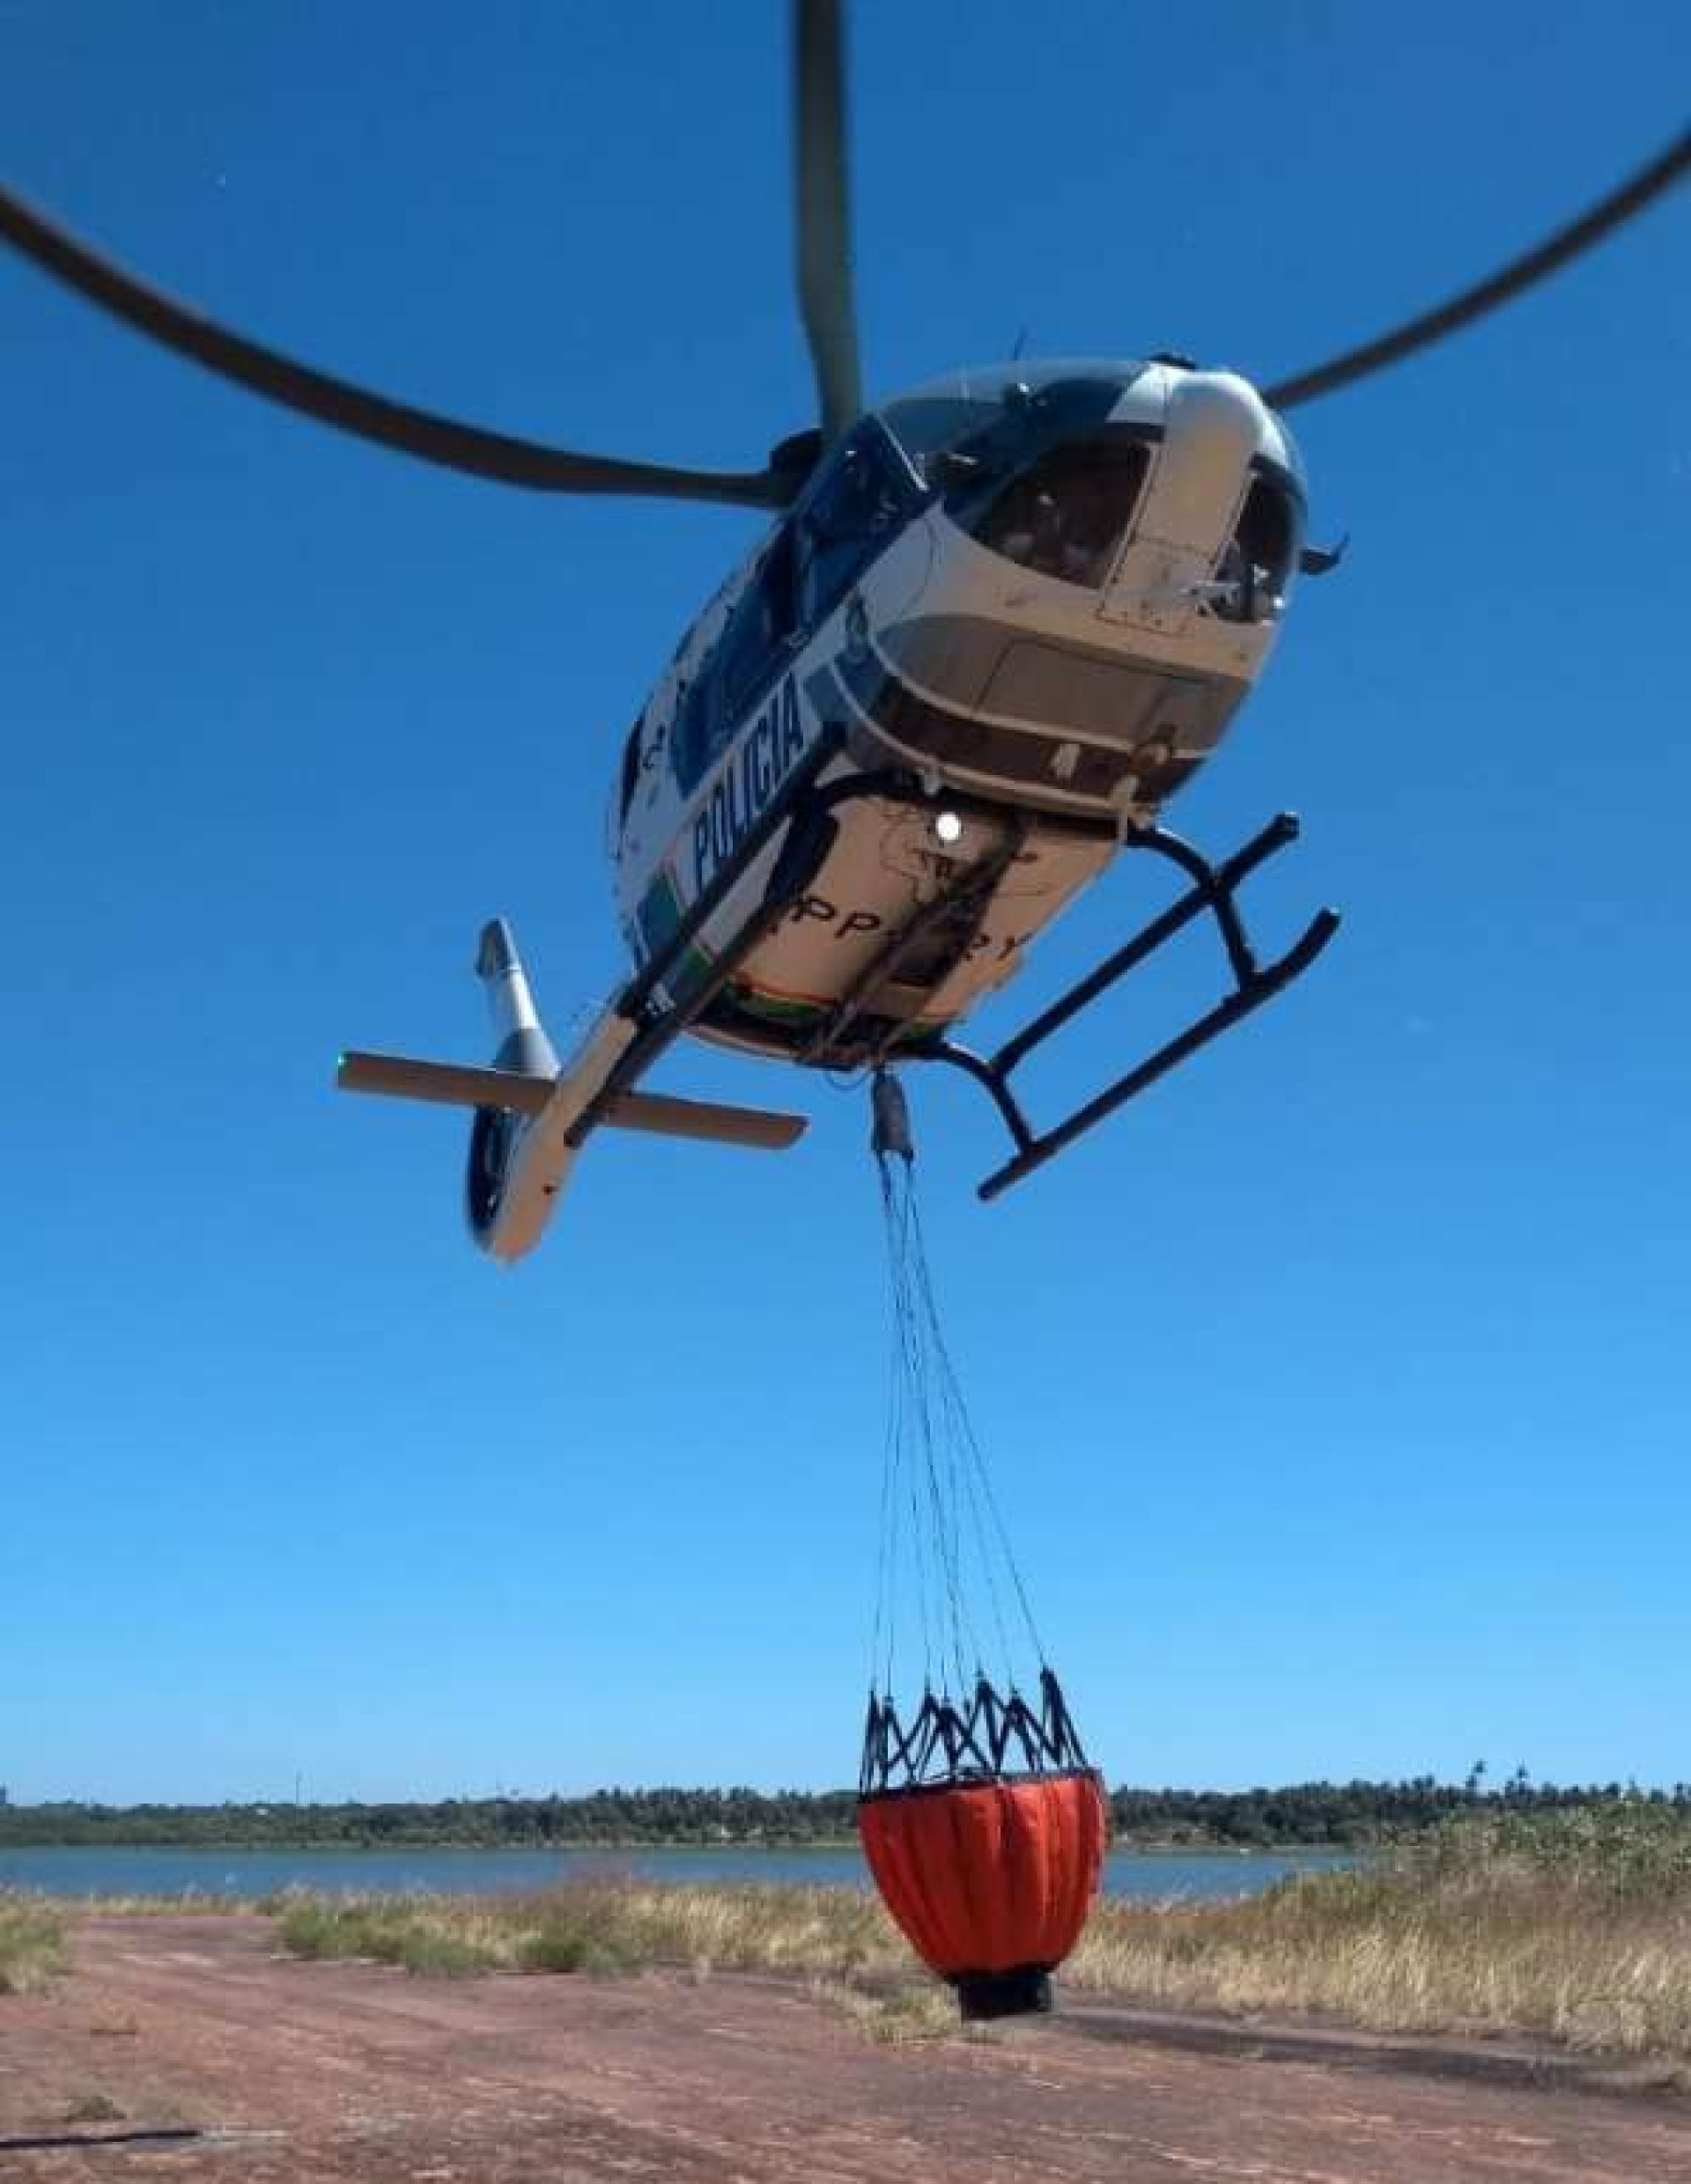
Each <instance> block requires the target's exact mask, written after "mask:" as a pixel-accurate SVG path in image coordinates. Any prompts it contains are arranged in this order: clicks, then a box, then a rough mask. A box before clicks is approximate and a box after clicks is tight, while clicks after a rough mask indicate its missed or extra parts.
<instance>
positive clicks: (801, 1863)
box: [0, 1848, 1356, 1897]
mask: <svg viewBox="0 0 1691 2184" xmlns="http://www.w3.org/2000/svg"><path fill="white" fill-rule="evenodd" d="M1355 1863H1356V1860H1355V1858H1354V1857H1352V1856H1348V1854H1347V1853H1345V1852H1342V1851H1323V1850H1308V1851H1254V1850H1253V1851H1242V1852H1237V1853H1233V1852H1227V1851H1221V1852H1213V1853H1193V1852H1189V1851H1178V1850H1170V1851H1163V1850H1113V1851H1111V1853H1110V1855H1109V1856H1107V1857H1106V1859H1105V1860H1104V1893H1105V1894H1106V1895H1111V1896H1139V1897H1163V1896H1242V1895H1249V1894H1252V1893H1254V1891H1256V1890H1257V1889H1259V1888H1266V1886H1267V1885H1268V1884H1269V1883H1270V1882H1271V1881H1277V1880H1279V1879H1281V1878H1282V1877H1283V1876H1284V1875H1285V1874H1288V1873H1307V1872H1320V1871H1330V1870H1333V1869H1334V1868H1342V1867H1345V1866H1350V1865H1354V1864H1355ZM595 1875H597V1876H599V1877H601V1878H627V1877H633V1878H639V1879H641V1880H659V1881H803V1882H809V1883H811V1884H816V1885H824V1886H827V1887H832V1888H867V1887H868V1885H869V1876H868V1869H867V1867H866V1866H865V1865H864V1863H863V1860H862V1857H861V1856H860V1853H859V1852H857V1851H856V1850H853V1849H840V1850H756V1849H732V1848H728V1849H720V1850H692V1849H684V1850H683V1849H677V1850H122V1849H103V1848H102V1849H63V1850H0V1888H31V1889H36V1890H39V1891H41V1893H44V1894H46V1895H49V1896H268V1895H270V1894H272V1893H275V1892H276V1891H277V1890H278V1889H283V1888H308V1889H314V1890H317V1891H320V1892H330V1893H364V1892H366V1891H368V1890H379V1891H382V1892H403V1891H407V1890H420V1891H426V1892H428V1893H436V1894H440V1895H454V1896H455V1895H480V1894H484V1893H488V1892H491V1891H492V1890H496V1889H535V1888H546V1887H550V1886H551V1885H553V1884H555V1883H557V1882H558V1881H562V1880H580V1879H585V1878H591V1877H593V1876H595Z"/></svg>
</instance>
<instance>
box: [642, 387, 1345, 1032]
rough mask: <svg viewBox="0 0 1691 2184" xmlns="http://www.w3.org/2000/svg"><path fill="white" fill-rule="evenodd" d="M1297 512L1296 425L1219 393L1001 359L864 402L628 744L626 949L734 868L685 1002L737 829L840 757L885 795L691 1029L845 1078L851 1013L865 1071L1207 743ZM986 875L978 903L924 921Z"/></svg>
mask: <svg viewBox="0 0 1691 2184" xmlns="http://www.w3.org/2000/svg"><path fill="white" fill-rule="evenodd" d="M1302 523H1303V507H1302V491H1301V485H1300V483H1299V477H1298V469H1297V461H1296V454H1295V452H1294V451H1293V449H1292V447H1291V445H1290V442H1289V437H1288V436H1287V435H1286V433H1285V432H1284V430H1283V428H1282V427H1281V424H1280V423H1279V421H1278V419H1277V418H1275V417H1274V416H1273V415H1272V413H1270V412H1269V411H1268V410H1267V409H1266V408H1265V407H1264V405H1263V403H1262V402H1261V400H1260V399H1259V396H1258V395H1256V393H1255V391H1254V390H1253V389H1252V387H1250V386H1249V385H1248V384H1247V383H1246V382H1245V381H1244V380H1239V379H1237V378H1234V377H1233V376H1231V375H1230V374H1227V373H1199V372H1193V371H1189V370H1186V369H1184V368H1182V367H1180V366H1177V365H1160V364H1153V365H1142V366H1141V365H1093V364H1089V363H1081V364H1075V365H1048V364H1047V365H1031V364H1030V365H1012V366H1009V367H1006V368H1000V369H999V370H997V371H995V372H993V373H978V374H974V375H971V377H970V378H969V379H966V380H961V379H960V380H954V381H950V382H948V383H946V384H945V385H944V386H942V387H935V388H931V389H925V390H920V391H919V393H918V394H917V395H912V396H909V397H905V398H904V399H902V400H901V401H899V402H892V403H889V404H888V405H886V407H885V408H884V409H882V410H881V411H878V412H875V413H873V414H872V415H871V416H870V417H867V418H865V419H864V420H863V422H862V423H861V424H860V425H859V426H858V427H857V428H855V430H854V431H853V433H852V434H850V435H848V436H847V437H846V439H845V440H843V441H842V442H840V443H838V444H837V445H836V446H835V448H834V449H832V450H831V451H830V454H828V456H827V457H825V458H824V460H823V463H822V464H821V466H819V469H818V470H817V473H816V476H815V478H814V479H813V480H812V482H811V483H810V484H809V486H808V487H807V489H806V491H805V493H804V494H803V495H802V496H801V498H800V499H799V500H798V502H797V503H796V504H795V505H794V508H793V509H792V510H790V511H788V512H787V513H786V514H784V515H783V517H782V518H781V520H780V521H779V523H778V524H777V525H776V527H775V528H774V529H773V530H772V532H771V533H770V534H769V535H768V536H767V537H766V538H765V539H764V541H763V542H761V543H760V545H759V546H758V548H757V550H755V551H754V552H753V553H752V555H750V557H749V558H748V560H747V561H746V563H745V564H743V565H742V567H741V568H740V569H739V570H738V571H736V572H735V575H734V576H733V577H732V578H731V579H729V581H728V582H727V584H725V585H724V586H723V587H722V589H721V591H720V593H719V594H717V596H716V597H715V598H714V599H713V601H711V603H710V605H709V606H708V607H707V608H706V609H705V612H704V613H703V614H702V615H701V616H699V617H698V621H697V622H696V623H694V624H693V626H692V627H691V628H690V630H689V631H688V632H687V634H686V636H685V637H684V638H683V641H682V643H681V645H680V646H679V647H678V648H677V651H676V656H675V658H674V660H672V662H671V663H670V666H669V668H668V671H667V672H666V674H665V675H664V677H663V679H662V681H661V683H659V684H658V686H657V688H656V690H654V692H653V694H652V697H651V699H650V701H649V702H648V704H647V705H646V709H645V711H644V712H643V713H642V714H641V716H640V719H639V722H638V724H637V726H636V728H635V730H634V733H633V735H632V736H631V739H630V745H629V749H628V751H627V753H626V755H625V762H624V772H623V778H622V783H621V793H620V794H619V796H618V798H617V806H616V808H615V809H614V811H613V815H612V817H613V831H614V839H615V854H616V867H617V896H618V909H619V913H620V916H621V920H622V923H623V926H624V932H625V933H626V935H627V938H628V941H629V944H630V947H631V950H632V951H633V954H634V956H635V958H636V961H637V962H642V961H645V960H646V959H647V958H648V957H649V956H650V955H651V954H652V952H653V950H654V948H657V947H659V946H661V943H662V941H663V940H664V939H665V938H666V936H667V935H668V933H671V932H673V931H674V930H675V927H676V924H677V922H678V921H679V920H680V919H682V918H683V917H684V916H685V915H686V913H687V911H688V910H689V908H690V906H691V905H692V904H694V903H695V902H696V900H697V899H698V896H699V895H700V894H701V892H702V891H703V890H704V889H707V888H709V887H710V886H712V884H713V882H717V881H718V880H719V876H720V875H724V874H728V873H731V872H733V871H734V867H735V863H736V860H740V862H741V864H742V868H741V869H740V870H739V871H738V872H737V874H735V878H734V882H733V884H732V885H731V886H730V887H729V888H728V889H727V892H726V894H725V896H724V899H723V900H722V901H721V903H720V905H719V907H718V909H717V911H715V913H714V914H713V916H712V917H711V918H710V919H709V920H708V921H707V922H706V923H705V926H703V927H702V928H701V930H700V931H699V933H698V934H697V936H696V939H695V942H694V944H693V946H692V947H690V949H689V951H688V955H687V956H686V957H685V958H684V959H683V964H682V966H681V967H679V968H678V969H677V970H676V971H675V972H674V973H673V974H672V975H671V977H670V978H669V979H668V981H667V985H668V991H669V993H670V996H671V998H676V997H678V996H681V995H684V993H685V992H686V991H687V987H688V985H689V982H690V980H695V979H697V978H702V977H704V976H705V975H706V973H707V969H708V965H709V963H710V962H711V961H712V960H713V958H714V957H715V956H716V955H717V954H718V953H719V952H720V950H721V949H722V948H725V947H727V945H728V944H729V942H730V941H732V940H733V938H734V936H735V933H737V932H738V931H739V930H740V929H741V928H742V926H743V925H744V924H745V921H746V920H747V919H748V918H750V916H752V915H753V914H754V913H755V912H756V911H757V907H758V905H759V904H760V903H761V902H762V901H763V900H764V889H765V888H766V886H767V884H768V882H769V877H770V872H771V869H772V864H773V861H774V859H775V857H776V855H777V852H778V849H779V830H777V832H776V837H775V838H772V839H771V840H769V841H768V842H767V843H766V844H765V845H764V846H763V847H762V848H761V850H760V851H759V852H758V853H757V854H756V855H750V856H749V855H748V854H747V849H748V845H749V843H750V837H752V835H753V832H754V830H755V829H756V828H757V824H758V822H759V820H760V819H761V818H762V817H763V816H764V814H765V813H767V812H769V811H770V810H771V808H772V806H775V805H776V804H778V803H779V801H780V799H781V798H782V795H783V791H784V789H787V788H789V787H790V786H791V785H792V784H793V783H794V778H795V776H796V775H799V774H801V773H804V772H806V771H808V770H814V769H815V768H816V764H817V753H818V750H819V749H820V748H821V747H822V746H823V744H824V742H825V743H826V745H827V747H828V749H829V751H830V755H829V756H827V758H826V759H825V761H824V762H823V763H822V764H821V767H820V771H819V772H817V773H816V776H815V778H816V785H817V786H819V787H820V788H822V789H823V790H824V791H825V790H827V789H828V788H829V787H831V786H839V785H843V784H845V783H846V782H847V781H848V780H853V779H856V778H860V777H863V776H866V775H868V776H873V777H875V780H877V781H878V780H885V781H886V782H887V783H888V785H889V786H888V793H886V794H884V795H882V794H876V793H866V794H863V795H860V796H853V797H852V798H851V799H849V800H848V801H840V802H838V804H836V806H835V808H834V815H835V818H836V820H837V823H838V834H837V837H835V838H834V840H833V844H832V846H831V850H830V851H829V853H828V855H827V856H826V859H825V860H824V861H823V863H822V865H821V867H820V869H819V870H818V871H817V872H816V874H815V877H814V879H813V881H812V882H811V883H810V885H809V888H808V889H807V891H806V893H805V895H804V896H803V899H802V900H801V902H799V903H798V904H796V905H795V906H794V907H793V908H792V909H791V910H790V911H788V912H787V913H786V915H785V916H784V917H783V918H782V919H781V920H780V922H779V924H778V925H777V926H775V927H774V929H773V930H772V932H770V933H768V934H767V936H766V937H764V939H763V940H762V941H761V942H760V944H759V945H758V946H757V948H755V950H753V951H752V953H751V954H750V956H748V957H747V958H746V960H745V961H744V962H743V963H741V964H740V965H739V966H738V967H737V969H736V970H735V975H734V977H733V978H732V979H731V980H730V982H729V983H728V985H727V987H726V988H725V990H724V992H723V993H722V995H721V997H720V1000H718V1001H717V1002H716V1003H715V1004H713V1007H712V1008H711V1009H710V1010H709V1011H708V1012H707V1014H706V1015H705V1019H704V1020H703V1021H702V1022H700V1023H699V1024H698V1025H697V1026H696V1027H695V1029H697V1030H698V1032H699V1033H700V1034H701V1036H704V1037H712V1038H715V1039H719V1040H722V1041H725V1042H727V1043H728V1044H735V1045H737V1046H741V1047H744V1048H748V1049H750V1050H752V1051H759V1052H765V1053H773V1054H781V1055H787V1056H793V1055H795V1054H796V1055H797V1056H798V1057H799V1058H800V1059H813V1060H814V1059H839V1055H838V1053H831V1052H830V1051H828V1048H827V1044H826V1041H827V1027H828V1024H829V1021H830V1017H831V1013H832V1012H834V1011H835V1010H836V1008H837V1007H838V1004H839V1002H840V1000H841V997H842V996H846V995H855V996H856V997H857V1003H858V1006H859V1007H860V1012H861V1014H862V1015H863V1017H864V1019H865V1021H867V1022H872V1023H873V1024H874V1025H875V1026H876V1027H878V1032H877V1037H878V1038H879V1041H880V1044H881V1047H882V1051H886V1050H887V1049H888V1048H889V1047H890V1045H892V1044H896V1042H897V1040H899V1039H900V1038H912V1039H913V1038H919V1037H923V1036H925V1035H927V1034H931V1033H933V1032H934V1031H937V1030H938V1029H940V1028H941V1027H943V1026H946V1025H949V1024H952V1023H955V1022H956V1021H957V1020H958V1019H959V1018H960V1017H962V1016H963V1015H965V1014H966V1013H967V1011H968V1010H970V1009H971V1007H974V1006H975V1004H976V1003H977V1002H978V1001H979V1000H981V999H982V997H983V996H984V995H986V993H988V992H991V991H993V989H994V988H995V987H997V986H999V985H1001V984H1002V983H1003V982H1004V980H1005V979H1007V978H1009V977H1010V976H1011V975H1012V974H1013V972H1014V971H1015V970H1016V968H1017V967H1018V965H1019V963H1020V962H1021V959H1022V956H1023V951H1024V950H1025V948H1026V947H1027V945H1028V943H1029V941H1030V940H1031V939H1032V937H1033V935H1034V934H1035V933H1037V932H1038V931H1039V929H1040V928H1041V927H1042V926H1045V924H1046V923H1048V922H1049V920H1050V919H1052V917H1054V916H1055V915H1056V914H1057V912H1058V911H1060V910H1061V909H1062V907H1063V906H1064V904H1066V903H1067V901H1068V900H1069V899H1070V898H1071V897H1072V896H1073V895H1074V893H1075V892H1076V890H1077V889H1080V888H1081V887H1082V886H1084V885H1085V884H1086V882H1088V881H1089V880H1091V879H1094V878H1096V877H1097V874H1099V873H1100V872H1101V871H1102V870H1103V869H1104V867H1105V866H1106V865H1107V864H1108V863H1109V862H1110V861H1111V857H1112V855H1113V854H1114V852H1115V850H1116V847H1117V845H1118V843H1119V839H1120V837H1121V833H1122V831H1123V830H1124V829H1125V828H1126V827H1127V826H1130V825H1133V824H1135V823H1145V822H1147V821H1149V820H1151V819H1153V818H1154V817H1155V816H1156V813H1157V812H1158V810H1159V808H1161V806H1162V804H1163V802H1164V801H1165V800H1166V799H1167V798H1168V797H1169V796H1170V795H1171V794H1172V793H1174V792H1175V791H1176V790H1177V789H1178V787H1179V786H1181V784H1182V783H1183V782H1184V781H1185V779H1186V778H1188V777H1189V776H1190V775H1191V773H1192V772H1193V771H1194V770H1195V769H1196V768H1197V767H1198V766H1199V765H1200V764H1202V763H1203V761H1204V760H1205V759H1206V758H1207V756H1208V755H1209V753H1210V752H1211V751H1212V750H1213V749H1215V745H1216V744H1217V742H1219V741H1220V739H1221V737H1222V734H1224V732H1225V730H1226V728H1227V726H1228V723H1229V720H1230V719H1231V717H1232V714H1233V713H1234V712H1235V711H1236V710H1237V706H1238V705H1239V703H1240V702H1241V700H1242V699H1243V698H1244V696H1245V694H1246V693H1247V692H1248V690H1250V688H1251V686H1252V683H1254V682H1255V680H1256V678H1257V676H1258V675H1259V674H1260V673H1261V671H1262V668H1263V666H1264V664H1265V662H1266V659H1267V656H1268V653H1269V652H1270V651H1271V649H1272V647H1273V645H1274V638H1275V636H1276V634H1277V631H1278V626H1279V622H1280V618H1281V610H1282V606H1283V602H1284V599H1285V595H1286V593H1287V590H1288V588H1289V579H1290V577H1291V574H1292V572H1293V570H1294V569H1295V567H1296V552H1297V548H1298V544H1299V542H1300V541H1301V535H1302ZM895 785H902V786H895ZM971 876H972V882H973V885H972V891H971V889H969V888H966V887H965V888H964V892H965V893H968V894H969V902H968V906H967V911H966V914H960V915H959V916H957V917H953V918H951V919H950V920H949V926H948V924H947V922H946V920H945V919H943V918H941V919H938V921H937V922H936V921H935V919H934V917H933V916H932V915H930V916H929V917H927V918H926V919H924V918H923V917H922V913H923V911H924V909H925V906H928V905H933V904H935V900H936V897H939V896H946V895H948V894H955V893H956V891H957V890H958V889H959V887H960V885H961V884H962V883H964V882H971ZM912 919H919V921H920V922H921V923H922V925H923V926H924V928H925V930H924V932H923V933H921V934H919V935H918V936H917V937H916V938H915V939H914V941H912V943H910V944H907V945H905V948H904V949H903V951H902V955H899V956H892V955H890V951H891V950H892V948H893V944H894V941H895V940H896V938H897V936H898V935H899V934H900V933H907V932H909V931H910V930H911V920H912ZM877 964H884V965H886V966H887V970H886V975H884V976H881V977H879V978H877V972H876V966H877ZM866 979H868V981H869V982H870V983H869V985H868V987H867V989H866V987H865V983H864V982H865V980H866Z"/></svg>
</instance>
